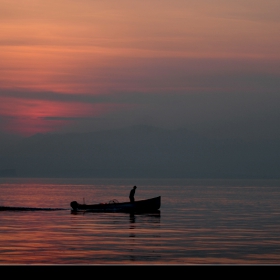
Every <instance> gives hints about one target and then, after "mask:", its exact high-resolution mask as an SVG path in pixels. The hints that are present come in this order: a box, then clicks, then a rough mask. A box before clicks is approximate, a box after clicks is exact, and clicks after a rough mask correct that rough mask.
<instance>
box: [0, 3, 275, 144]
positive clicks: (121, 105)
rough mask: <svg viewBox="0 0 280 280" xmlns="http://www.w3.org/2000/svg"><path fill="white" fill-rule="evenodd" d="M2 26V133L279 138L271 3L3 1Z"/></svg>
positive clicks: (273, 23)
mask: <svg viewBox="0 0 280 280" xmlns="http://www.w3.org/2000/svg"><path fill="white" fill-rule="evenodd" d="M0 31H1V36H0V131H1V132H6V133H13V134H20V135H23V136H31V135H34V134H36V133H49V132H50V133H66V132H87V131H95V130H99V129H110V128H118V127H125V126H129V125H134V124H147V125H153V126H159V127H163V128H174V129H176V128H187V129H189V130H191V131H195V132H197V133H202V134H205V135H207V136H211V137H229V136H234V135H235V136H237V135H239V136H240V137H265V138H275V137H278V138H279V139H280V109H279V108H280V1H279V0H266V1H263V0H235V1H232V0H212V1H209V0H172V1H166V0H154V1H147V0H142V1H128V0H119V1H112V0H108V1H106V0H105V1H100V0H80V1H74V0H48V1H46V0H0Z"/></svg>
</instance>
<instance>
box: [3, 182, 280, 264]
mask: <svg viewBox="0 0 280 280" xmlns="http://www.w3.org/2000/svg"><path fill="white" fill-rule="evenodd" d="M133 185H137V186H138V188H137V190H136V200H137V199H146V198H151V197H155V196H159V195H160V196H161V199H162V200H161V202H162V205H161V209H160V212H159V213H151V214H138V215H130V214H125V213H84V214H81V213H80V214H72V213H71V208H70V202H71V201H73V200H76V201H78V202H80V203H83V202H85V203H100V202H108V201H109V200H112V199H117V200H118V201H119V202H124V201H128V194H129V191H130V189H131V188H132V187H133ZM0 192H1V194H0V206H12V207H23V210H18V211H0V265H7V264H29V265H32V264H36V265H37V264H47V265H51V264H58V265H63V264H76V265H79V264H89V265H99V264H105V265H106V264H116V265H135V264H145V265H155V264H156V265H173V264H175V265H189V264H280V203H279V202H280V180H270V181H269V180H267V181H266V180H263V181H262V180H255V181H252V180H171V179H170V180H156V179H153V180H149V179H147V180H144V179H134V180H133V179H126V180H125V179H124V180H122V179H110V180H108V179H107V180H103V179H26V178H25V179H11V178H1V179H0ZM31 208H32V209H31ZM34 208H35V209H34Z"/></svg>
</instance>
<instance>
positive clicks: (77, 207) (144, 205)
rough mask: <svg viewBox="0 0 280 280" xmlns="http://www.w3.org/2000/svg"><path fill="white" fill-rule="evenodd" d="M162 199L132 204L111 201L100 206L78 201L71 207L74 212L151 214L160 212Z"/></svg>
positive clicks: (72, 203) (73, 202) (156, 198)
mask: <svg viewBox="0 0 280 280" xmlns="http://www.w3.org/2000/svg"><path fill="white" fill-rule="evenodd" d="M160 204H161V197H160V196H157V197H153V198H149V199H144V200H136V201H135V202H134V203H131V202H118V201H117V200H115V199H114V200H111V201H109V203H99V204H79V203H78V202H77V201H72V202H71V203H70V206H71V207H72V209H73V211H89V212H133V213H149V212H154V211H157V210H159V208H160Z"/></svg>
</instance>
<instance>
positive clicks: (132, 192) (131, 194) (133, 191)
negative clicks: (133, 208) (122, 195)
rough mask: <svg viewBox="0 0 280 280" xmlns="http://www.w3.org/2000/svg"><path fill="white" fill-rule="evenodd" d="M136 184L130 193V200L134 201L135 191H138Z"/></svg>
mask: <svg viewBox="0 0 280 280" xmlns="http://www.w3.org/2000/svg"><path fill="white" fill-rule="evenodd" d="M136 188H137V187H136V186H134V187H133V189H132V190H131V191H130V193H129V199H130V202H132V203H133V202H134V195H135V191H136Z"/></svg>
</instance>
